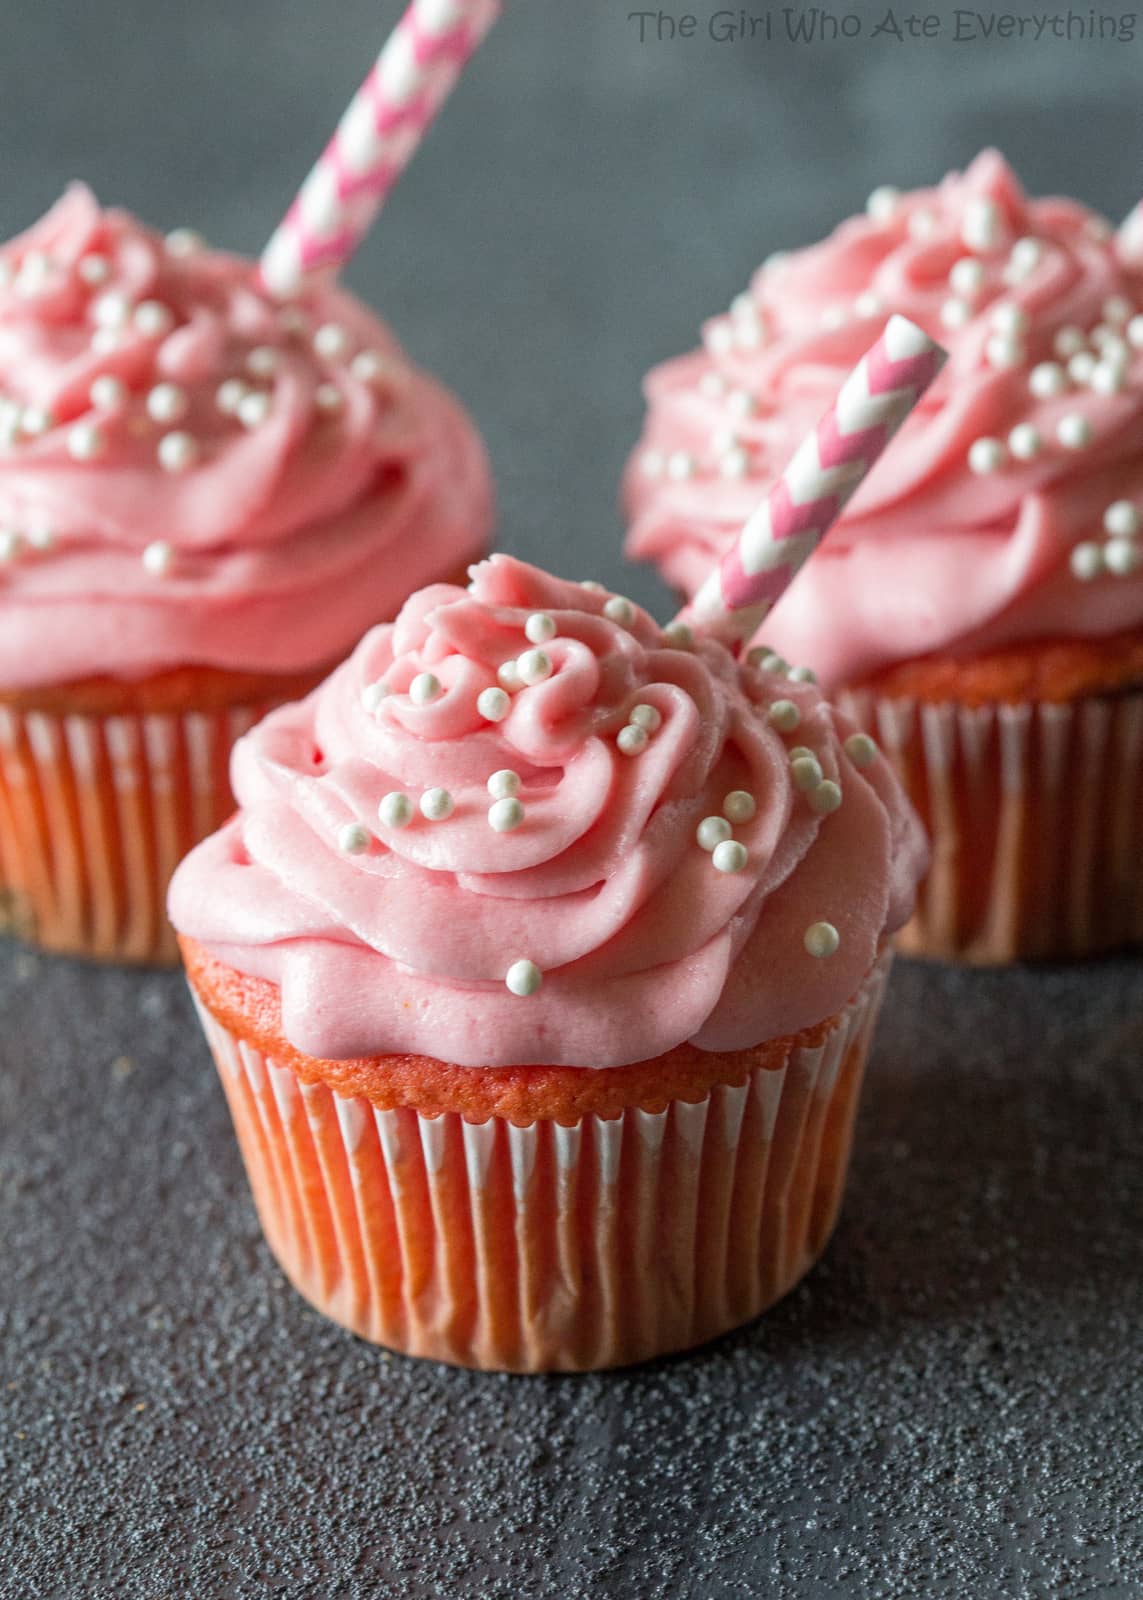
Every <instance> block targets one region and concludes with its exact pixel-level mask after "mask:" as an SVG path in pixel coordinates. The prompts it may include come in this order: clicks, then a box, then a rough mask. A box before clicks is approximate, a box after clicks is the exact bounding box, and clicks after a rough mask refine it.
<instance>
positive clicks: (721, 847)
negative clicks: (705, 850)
mask: <svg viewBox="0 0 1143 1600" xmlns="http://www.w3.org/2000/svg"><path fill="white" fill-rule="evenodd" d="M748 860H749V856H748V855H747V853H746V846H745V845H744V844H740V843H739V842H738V840H737V839H724V840H723V841H722V843H721V844H716V845H715V847H714V849H713V850H712V851H711V857H710V864H711V866H712V867H713V868H714V870H715V871H716V872H741V871H742V869H743V867H744V866H745V865H746V863H747V861H748Z"/></svg>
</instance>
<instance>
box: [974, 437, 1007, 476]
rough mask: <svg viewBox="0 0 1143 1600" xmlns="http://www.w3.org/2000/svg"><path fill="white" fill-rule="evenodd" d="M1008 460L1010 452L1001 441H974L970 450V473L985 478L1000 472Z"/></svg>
mask: <svg viewBox="0 0 1143 1600" xmlns="http://www.w3.org/2000/svg"><path fill="white" fill-rule="evenodd" d="M1007 459H1008V452H1007V450H1006V449H1005V448H1004V446H1003V445H1002V444H1001V442H1000V440H999V439H974V440H973V442H972V444H971V445H970V446H969V450H968V467H969V471H970V472H975V473H977V474H978V475H979V476H984V474H985V473H988V472H998V471H999V470H1000V468H1001V467H1002V466H1003V465H1004V463H1005V462H1006V461H1007Z"/></svg>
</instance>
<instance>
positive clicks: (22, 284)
mask: <svg viewBox="0 0 1143 1600" xmlns="http://www.w3.org/2000/svg"><path fill="white" fill-rule="evenodd" d="M54 266H55V263H54V262H53V261H52V259H51V257H50V256H48V255H46V254H45V253H44V251H42V250H29V251H28V254H27V255H26V256H25V257H24V259H23V261H22V262H21V264H20V272H19V275H18V277H17V278H16V285H15V287H16V293H17V294H19V295H35V294H39V293H40V291H41V290H42V289H43V288H44V286H45V285H46V283H47V281H48V279H49V277H50V276H51V274H52V271H53V269H54Z"/></svg>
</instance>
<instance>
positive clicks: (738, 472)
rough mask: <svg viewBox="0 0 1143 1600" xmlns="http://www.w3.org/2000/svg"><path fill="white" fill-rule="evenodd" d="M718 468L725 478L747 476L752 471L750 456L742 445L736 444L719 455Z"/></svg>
mask: <svg viewBox="0 0 1143 1600" xmlns="http://www.w3.org/2000/svg"><path fill="white" fill-rule="evenodd" d="M718 470H719V473H720V474H721V476H722V477H724V478H745V477H746V476H747V474H748V473H749V471H750V457H749V455H747V453H746V451H745V450H744V449H743V448H742V446H741V445H736V446H735V448H734V449H733V450H727V451H726V453H725V454H724V455H722V456H720V457H719V462H718Z"/></svg>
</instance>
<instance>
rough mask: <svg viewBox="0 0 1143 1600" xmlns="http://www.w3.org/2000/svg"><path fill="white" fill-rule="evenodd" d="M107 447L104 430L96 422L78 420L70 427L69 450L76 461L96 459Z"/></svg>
mask: <svg viewBox="0 0 1143 1600" xmlns="http://www.w3.org/2000/svg"><path fill="white" fill-rule="evenodd" d="M106 448H107V440H106V438H105V437H104V434H103V430H102V429H101V428H98V427H96V425H95V423H94V422H77V423H75V425H74V426H73V427H71V428H69V429H68V435H67V451H68V455H69V456H71V457H72V459H73V460H74V461H94V460H95V459H96V457H97V456H101V455H102V454H103V452H104V450H106Z"/></svg>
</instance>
